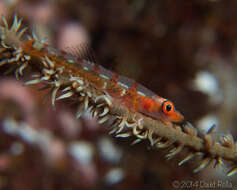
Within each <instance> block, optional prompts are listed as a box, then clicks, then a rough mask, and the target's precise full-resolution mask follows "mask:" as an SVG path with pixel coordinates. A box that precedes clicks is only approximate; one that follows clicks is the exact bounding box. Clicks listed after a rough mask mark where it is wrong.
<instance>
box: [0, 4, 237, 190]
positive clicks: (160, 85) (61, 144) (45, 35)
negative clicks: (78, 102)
mask: <svg viewBox="0 0 237 190" xmlns="http://www.w3.org/2000/svg"><path fill="white" fill-rule="evenodd" d="M236 8H237V1H235V0H228V1H227V0H192V1H186V0H178V1H177V0H160V1H155V0H120V1H109V0H100V1H99V0H0V15H3V16H5V17H6V18H7V20H8V21H9V22H11V21H12V18H13V16H14V14H15V13H17V14H18V16H19V17H21V18H23V25H24V26H27V27H28V33H29V34H30V33H31V32H32V31H35V33H36V34H37V35H38V36H39V37H40V39H45V40H46V41H47V43H48V44H50V45H52V46H53V47H55V48H57V49H60V50H64V51H68V50H69V51H70V49H71V48H72V49H73V48H75V47H77V46H78V45H80V44H82V43H84V44H85V43H86V44H89V46H90V47H91V49H93V52H94V55H95V59H96V62H97V63H98V64H101V65H102V66H104V67H106V68H108V69H111V70H113V71H115V72H117V73H119V74H121V75H125V76H127V77H130V78H133V79H135V80H136V81H138V82H139V83H141V84H143V85H144V86H146V87H148V88H149V89H150V90H152V91H154V92H156V93H157V94H158V95H160V96H162V97H166V98H168V99H170V100H172V101H173V102H175V105H176V107H177V109H178V110H180V111H181V112H182V113H183V114H184V115H185V117H186V118H187V120H189V121H190V122H192V123H193V124H194V125H195V126H197V127H198V128H200V130H202V131H205V130H207V129H208V128H209V127H210V126H211V125H212V124H214V123H215V124H216V125H217V130H218V132H220V133H232V135H233V136H234V137H235V139H237V130H236V121H237V101H236V97H237V87H236V86H237V80H236V79H237V64H236V62H237V24H236V19H237V11H236ZM5 70H6V69H5V68H0V189H3V190H16V189H17V190H23V189H24V190H26V189H27V190H28V189H29V190H38V189H44V190H51V189H52V190H53V189H57V190H61V189H62V190H66V189H67V190H69V189H70V190H74V189H82V190H84V189H85V190H87V189H112V188H113V189H118V190H119V189H124V190H126V189H129V190H131V189H137V190H140V189H141V190H143V189H149V190H153V189H159V190H169V189H181V188H184V187H192V189H220V187H221V189H231V188H232V189H237V180H236V179H237V178H236V176H233V177H228V178H227V177H226V176H225V172H226V170H227V169H226V168H225V167H223V168H219V169H212V168H210V169H209V168H208V169H206V170H204V171H202V172H200V173H198V174H193V173H192V169H193V168H195V166H196V165H195V162H189V163H188V164H186V165H184V166H182V167H178V166H177V163H178V160H181V159H182V158H183V157H184V154H185V152H184V153H183V154H181V155H180V156H177V157H176V158H175V159H173V160H171V161H166V160H165V158H164V155H165V152H164V151H160V150H154V149H151V148H148V146H147V145H148V144H149V143H148V142H144V143H141V144H138V145H135V146H130V143H131V142H132V141H131V140H130V139H116V138H114V137H112V136H110V135H108V128H109V126H106V125H98V124H97V123H96V121H95V120H94V119H92V118H91V117H90V115H89V114H84V115H83V117H82V118H81V119H79V120H77V119H76V118H75V112H76V109H75V106H73V105H72V106H71V105H70V102H67V101H60V102H57V103H56V110H53V109H52V107H51V105H50V102H49V99H50V98H48V101H46V103H45V104H43V103H42V102H43V97H44V95H45V94H46V92H45V91H39V90H38V89H39V88H40V85H38V86H33V87H24V86H23V82H22V81H16V80H15V79H14V76H13V74H10V75H5V74H4V71H5ZM27 79H29V73H27V72H26V73H25V75H24V77H23V80H27ZM174 182H178V185H177V183H175V184H174ZM195 182H197V183H198V184H199V185H197V186H191V184H192V183H195ZM212 182H214V183H216V184H214V185H215V186H214V187H212V188H210V186H211V183H212ZM217 182H220V183H222V186H217ZM185 184H186V186H185ZM212 184H213V183H212ZM181 185H183V186H181ZM189 189H190V188H189Z"/></svg>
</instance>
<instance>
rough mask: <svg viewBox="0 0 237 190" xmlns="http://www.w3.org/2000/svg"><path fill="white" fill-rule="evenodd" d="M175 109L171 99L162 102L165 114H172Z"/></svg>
mask: <svg viewBox="0 0 237 190" xmlns="http://www.w3.org/2000/svg"><path fill="white" fill-rule="evenodd" d="M173 111H174V104H173V103H172V102H171V101H169V100H166V101H164V102H163V104H162V112H164V113H165V114H171V113H173Z"/></svg>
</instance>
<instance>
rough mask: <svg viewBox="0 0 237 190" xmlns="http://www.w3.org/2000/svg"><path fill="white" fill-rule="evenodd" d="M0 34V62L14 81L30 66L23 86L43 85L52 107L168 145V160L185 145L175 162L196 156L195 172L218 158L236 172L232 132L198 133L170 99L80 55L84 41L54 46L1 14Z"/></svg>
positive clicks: (157, 145)
mask: <svg viewBox="0 0 237 190" xmlns="http://www.w3.org/2000/svg"><path fill="white" fill-rule="evenodd" d="M0 34H1V35H0V40H1V44H0V53H1V54H0V66H2V67H3V66H6V65H8V66H9V67H8V69H10V70H11V71H13V72H14V73H15V77H16V79H19V78H20V77H21V76H22V75H23V73H24V71H25V70H26V69H30V72H31V73H32V78H31V79H30V80H29V81H26V82H25V83H24V84H25V85H26V86H27V85H35V84H38V83H41V84H43V85H44V87H43V89H44V90H48V92H49V95H50V96H51V104H52V106H53V107H55V103H56V101H59V100H62V99H68V100H69V101H71V102H72V103H74V104H75V105H77V107H78V108H77V113H76V117H77V118H79V117H80V116H81V115H82V114H83V113H84V112H89V113H91V115H92V116H93V117H96V119H97V121H98V123H100V124H102V123H105V122H108V125H110V126H111V131H110V134H114V135H115V136H116V137H121V138H127V137H134V138H135V141H134V142H133V144H135V143H137V142H140V141H143V140H146V139H147V140H148V141H149V142H150V146H152V147H154V148H157V149H167V150H168V154H167V155H166V158H167V159H171V158H173V157H174V156H176V155H177V154H178V153H180V152H182V150H183V149H186V150H187V152H188V155H187V156H186V157H185V158H184V159H183V160H181V161H180V162H179V163H178V165H182V164H184V163H185V162H187V161H189V160H191V159H193V158H194V157H196V156H197V157H199V162H197V163H196V164H197V166H196V168H195V169H194V172H195V173H197V172H199V171H201V170H202V169H204V168H206V167H207V166H209V165H210V164H211V165H213V166H214V167H217V166H222V164H223V160H227V161H230V162H231V163H232V164H233V167H232V168H231V169H230V170H229V171H228V173H227V176H232V175H234V174H235V173H236V172H237V154H236V151H237V147H236V145H235V141H234V139H233V137H232V135H231V134H228V135H222V136H216V135H214V134H213V131H214V129H215V126H210V129H209V130H208V131H207V133H205V134H202V133H200V132H199V131H198V130H197V128H195V127H193V126H192V125H191V124H190V123H189V122H188V121H186V120H185V118H184V117H183V116H182V114H181V113H179V112H178V111H177V110H176V109H175V107H174V105H173V103H172V102H171V101H169V100H167V99H165V98H161V97H159V96H158V95H156V94H154V93H153V92H151V91H150V90H148V89H147V88H145V87H144V86H142V85H139V84H137V83H136V82H134V81H133V80H131V79H129V78H126V77H123V76H120V75H118V74H116V73H113V72H111V71H109V70H107V69H105V68H104V67H102V66H100V65H98V64H95V63H93V62H92V60H91V59H89V58H88V57H86V56H85V55H86V54H87V51H88V50H87V47H86V45H82V46H81V47H80V48H79V49H77V50H76V51H74V52H73V53H72V54H68V53H64V52H61V51H58V50H55V49H53V48H52V47H50V46H48V45H47V44H46V43H45V42H44V41H43V40H41V39H39V38H38V37H37V36H36V35H35V34H34V33H33V34H32V35H29V34H28V35H27V34H26V28H25V27H23V26H22V20H21V19H19V18H18V17H17V16H15V17H14V19H13V22H12V24H9V23H8V22H7V20H6V19H5V18H4V17H3V18H2V25H1V28H0ZM87 58H88V59H87Z"/></svg>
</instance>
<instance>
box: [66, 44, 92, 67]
mask: <svg viewBox="0 0 237 190" xmlns="http://www.w3.org/2000/svg"><path fill="white" fill-rule="evenodd" d="M65 51H66V52H68V53H69V54H71V55H72V56H75V57H76V58H77V60H79V61H82V60H86V61H89V62H92V63H96V59H95V54H94V51H93V50H92V49H91V48H90V47H89V44H87V43H83V44H79V45H78V46H75V47H67V48H66V50H65Z"/></svg>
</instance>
